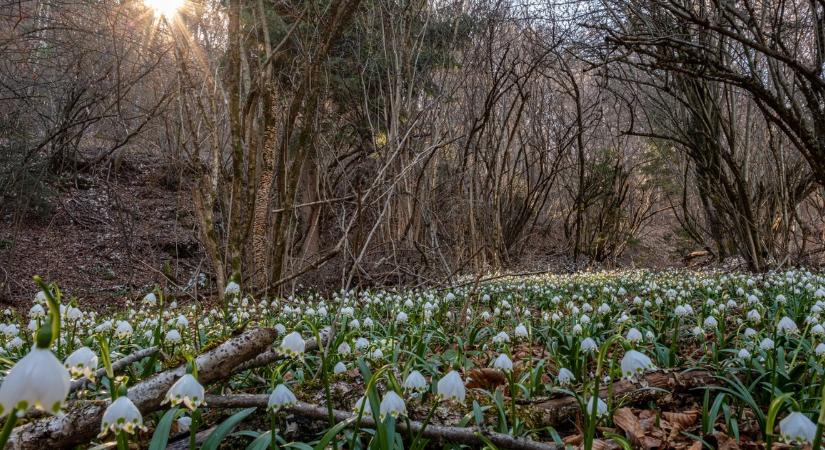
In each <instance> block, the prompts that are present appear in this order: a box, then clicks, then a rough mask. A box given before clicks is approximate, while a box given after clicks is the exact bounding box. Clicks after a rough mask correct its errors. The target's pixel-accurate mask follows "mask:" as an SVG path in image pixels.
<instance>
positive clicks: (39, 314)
mask: <svg viewBox="0 0 825 450" xmlns="http://www.w3.org/2000/svg"><path fill="white" fill-rule="evenodd" d="M29 317H30V318H32V319H42V318H44V317H46V309H45V308H43V305H41V304H40V303H37V304H35V305H34V306H32V308H31V309H30V310H29Z"/></svg>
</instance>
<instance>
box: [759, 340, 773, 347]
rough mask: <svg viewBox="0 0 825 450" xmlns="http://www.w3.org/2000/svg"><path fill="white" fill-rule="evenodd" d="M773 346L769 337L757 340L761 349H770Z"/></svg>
mask: <svg viewBox="0 0 825 450" xmlns="http://www.w3.org/2000/svg"><path fill="white" fill-rule="evenodd" d="M773 347H774V343H773V339H771V338H765V339H762V341H761V342H759V348H761V349H762V350H772V349H773Z"/></svg>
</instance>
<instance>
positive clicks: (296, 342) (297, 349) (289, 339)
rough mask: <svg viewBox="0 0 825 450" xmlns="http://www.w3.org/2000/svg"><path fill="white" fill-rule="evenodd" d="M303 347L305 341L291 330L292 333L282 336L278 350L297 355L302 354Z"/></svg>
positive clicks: (304, 346)
mask: <svg viewBox="0 0 825 450" xmlns="http://www.w3.org/2000/svg"><path fill="white" fill-rule="evenodd" d="M305 348H306V343H305V342H304V339H303V338H302V337H301V335H300V333H298V332H297V331H293V332H292V333H289V334H287V335H286V336H284V339H283V340H282V341H281V347H280V350H281V352H282V353H286V354H287V355H291V356H297V355H302V354H303V353H304V350H305Z"/></svg>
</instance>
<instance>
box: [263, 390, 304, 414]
mask: <svg viewBox="0 0 825 450" xmlns="http://www.w3.org/2000/svg"><path fill="white" fill-rule="evenodd" d="M296 403H298V399H297V398H295V394H293V393H292V391H290V390H289V388H288V387H286V386H285V385H283V384H279V385H277V386H275V390H273V391H272V393H271V394H269V401H268V402H267V404H266V406H267V408H269V409H274V410H275V411H278V410H279V409H281V408H283V407H285V406H292V405H294V404H296Z"/></svg>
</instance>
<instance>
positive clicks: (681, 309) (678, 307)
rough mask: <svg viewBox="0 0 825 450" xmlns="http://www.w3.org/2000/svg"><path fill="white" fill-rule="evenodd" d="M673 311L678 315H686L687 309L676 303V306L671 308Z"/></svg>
mask: <svg viewBox="0 0 825 450" xmlns="http://www.w3.org/2000/svg"><path fill="white" fill-rule="evenodd" d="M673 313H674V314H676V316H678V317H684V316H686V315H687V310H686V309H685V307H684V306H682V305H676V308H674V309H673Z"/></svg>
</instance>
